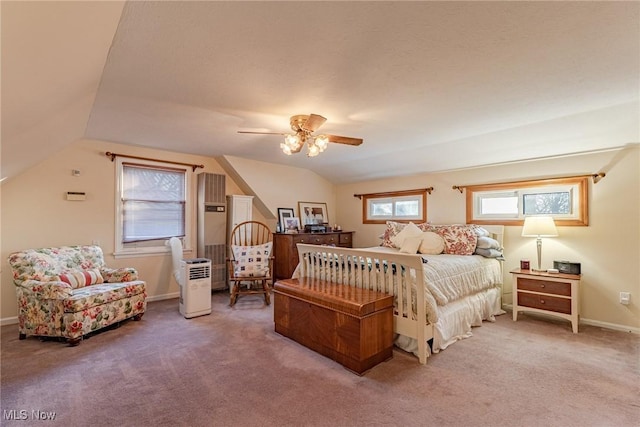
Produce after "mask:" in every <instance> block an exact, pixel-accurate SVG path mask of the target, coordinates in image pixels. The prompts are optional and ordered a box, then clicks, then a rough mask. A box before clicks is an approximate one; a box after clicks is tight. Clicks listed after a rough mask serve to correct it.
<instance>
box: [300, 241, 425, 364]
mask: <svg viewBox="0 0 640 427" xmlns="http://www.w3.org/2000/svg"><path fill="white" fill-rule="evenodd" d="M298 255H299V265H298V269H297V271H296V274H297V277H310V278H315V279H321V280H326V281H329V282H335V283H339V284H343V285H348V286H354V287H358V288H366V289H371V290H375V291H378V292H384V293H387V294H390V295H393V296H394V307H395V308H394V316H393V328H394V332H395V333H398V334H402V335H405V336H408V337H410V338H415V339H416V340H417V342H418V359H419V360H420V363H421V364H425V363H427V356H428V354H429V353H428V351H427V340H430V339H432V338H433V328H432V326H431V325H428V324H427V322H426V309H425V286H424V275H423V273H422V257H421V256H420V255H409V254H400V253H386V252H376V251H370V250H367V249H350V248H339V247H333V246H318V245H306V244H298ZM411 301H413V304H412V303H411Z"/></svg>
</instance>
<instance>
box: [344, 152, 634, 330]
mask: <svg viewBox="0 0 640 427" xmlns="http://www.w3.org/2000/svg"><path fill="white" fill-rule="evenodd" d="M600 171H604V172H606V173H607V176H606V177H605V178H604V179H602V180H601V181H600V182H598V183H597V184H593V183H592V182H591V181H590V192H589V194H590V203H589V207H590V212H589V218H590V223H589V226H588V227H559V234H560V236H559V237H557V238H550V239H545V240H544V242H543V251H542V252H543V253H542V255H543V267H547V268H549V267H552V264H553V260H571V261H576V262H580V263H581V264H582V273H583V276H582V286H581V292H582V294H581V298H580V300H581V310H582V311H581V317H582V319H583V320H585V321H587V322H592V323H594V324H601V325H603V326H613V327H615V326H622V328H623V329H625V328H626V329H632V330H635V331H637V332H640V150H639V149H638V148H637V146H636V147H635V148H629V149H626V150H622V151H612V152H606V153H599V154H590V155H582V156H572V157H565V158H560V159H553V160H540V161H533V162H523V163H517V164H510V165H501V166H493V167H485V168H477V169H468V170H461V171H454V172H447V173H437V174H424V175H418V176H412V177H403V178H392V179H384V180H378V181H370V182H362V183H357V184H349V185H341V186H338V187H337V189H336V205H337V218H338V219H337V220H338V221H339V222H341V223H342V226H343V229H345V230H354V231H356V233H355V235H354V242H355V245H356V246H360V247H366V246H376V245H379V244H380V240H379V239H378V237H377V236H378V235H379V234H380V233H382V232H383V230H384V225H364V224H362V202H361V201H360V200H359V199H357V198H355V197H354V196H353V195H354V194H359V193H372V192H381V191H393V190H410V189H415V188H425V187H430V186H433V187H434V191H433V193H432V194H431V195H429V196H428V198H427V215H428V220H429V221H431V222H433V223H435V224H451V223H464V222H465V195H464V194H460V193H459V192H458V191H455V190H453V189H452V188H451V187H452V186H453V185H470V184H484V183H493V182H508V181H514V180H523V179H533V178H550V177H556V176H569V175H582V174H591V173H596V172H600ZM521 230H522V229H521V227H505V256H506V261H505V263H504V270H505V286H504V301H505V302H506V303H510V302H511V277H510V274H509V273H508V272H509V271H510V270H512V269H514V268H517V267H518V263H519V260H520V259H521V258H529V259H531V260H535V259H536V257H537V256H536V245H535V239H531V238H524V237H521V236H520V233H521ZM623 291H624V292H631V294H632V297H631V304H630V305H628V306H624V305H621V304H620V303H619V302H618V301H619V293H620V292H623Z"/></svg>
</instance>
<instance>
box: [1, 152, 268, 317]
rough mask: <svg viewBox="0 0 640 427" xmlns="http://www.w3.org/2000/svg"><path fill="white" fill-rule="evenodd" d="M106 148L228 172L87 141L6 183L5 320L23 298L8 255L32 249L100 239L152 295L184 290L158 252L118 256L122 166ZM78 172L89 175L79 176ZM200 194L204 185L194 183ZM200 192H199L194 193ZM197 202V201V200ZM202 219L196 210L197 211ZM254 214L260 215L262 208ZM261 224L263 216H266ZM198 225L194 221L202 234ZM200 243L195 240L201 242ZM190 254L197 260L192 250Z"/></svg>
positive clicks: (207, 161) (204, 160) (108, 256)
mask: <svg viewBox="0 0 640 427" xmlns="http://www.w3.org/2000/svg"><path fill="white" fill-rule="evenodd" d="M106 151H112V152H116V153H123V154H129V155H135V156H142V157H151V158H155V159H160V160H173V161H179V162H186V163H195V164H204V166H205V168H204V169H197V170H196V171H195V173H196V174H197V173H200V172H203V171H204V172H210V173H224V171H223V170H222V168H221V167H220V165H219V164H218V163H217V162H216V161H215V160H214V159H212V158H208V157H201V156H191V155H186V154H178V153H173V152H165V151H159V150H152V149H147V148H141V147H133V146H126V145H120V144H113V143H108V142H102V141H93V140H81V141H78V142H75V143H73V144H69V146H67V147H66V148H65V149H64V150H62V151H60V152H58V153H57V154H55V155H53V156H51V157H50V158H48V159H47V160H45V161H44V162H42V163H40V164H39V165H37V166H35V167H33V168H31V169H29V170H27V171H25V172H23V173H22V174H20V175H17V176H15V177H13V178H11V179H9V180H7V181H5V182H3V183H2V195H1V197H2V219H1V221H2V224H1V225H2V276H1V284H0V292H1V293H0V295H1V296H2V303H1V310H2V311H1V313H0V319H2V320H3V321H5V322H6V321H7V319H10V318H13V317H14V316H16V314H17V311H16V297H15V291H14V289H13V281H12V278H11V270H10V268H9V266H8V263H7V261H6V260H7V257H8V256H9V254H10V253H11V252H14V251H18V250H21V249H26V248H38V247H48V246H61V245H78V244H92V242H93V241H98V242H99V243H100V246H101V247H102V249H103V251H104V253H105V261H106V263H107V265H109V266H114V267H125V266H131V267H135V268H137V269H138V271H139V273H140V277H141V278H143V279H144V280H145V281H147V292H148V294H149V296H150V297H152V298H154V297H156V298H161V297H162V296H166V295H176V294H177V292H178V285H177V283H176V282H175V280H173V278H172V276H171V258H170V256H168V255H155V256H145V257H134V258H118V259H115V258H114V257H113V251H114V247H115V242H114V233H115V176H114V174H115V163H112V162H111V161H110V160H109V158H108V157H106V156H105V154H104V153H105V152H106ZM72 169H78V170H80V171H81V175H80V176H79V177H74V176H72V174H71V171H72ZM192 185H193V186H194V187H193V189H194V190H195V186H196V185H197V180H196V179H194V180H192ZM226 187H227V188H226V191H227V194H244V193H243V192H242V191H241V190H240V189H239V188H238V186H237V185H236V184H235V182H233V180H231V179H227V181H226ZM67 191H83V192H85V193H86V195H87V196H86V201H74V202H71V201H67V200H65V194H66V192H67ZM194 194H196V193H195V191H194ZM193 202H194V203H195V200H194V201H193ZM193 213H194V215H195V209H194V210H193ZM254 215H259V213H257V212H256V211H255V209H254ZM259 219H261V217H259ZM195 227H196V221H195V217H194V218H192V232H193V233H194V234H193V236H195ZM193 244H194V245H195V242H193ZM186 256H195V254H194V253H187V254H186Z"/></svg>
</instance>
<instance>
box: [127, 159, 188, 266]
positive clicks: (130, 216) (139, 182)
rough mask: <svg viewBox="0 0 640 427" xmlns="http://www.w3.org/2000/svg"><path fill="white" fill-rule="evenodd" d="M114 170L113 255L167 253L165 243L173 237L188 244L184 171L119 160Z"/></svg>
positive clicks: (145, 162) (156, 163)
mask: <svg viewBox="0 0 640 427" xmlns="http://www.w3.org/2000/svg"><path fill="white" fill-rule="evenodd" d="M117 168H118V174H117V176H118V191H117V195H116V197H117V200H116V210H117V212H116V218H117V220H116V221H117V224H116V254H117V255H124V254H148V253H158V252H167V251H168V248H167V246H166V244H165V243H166V240H167V239H169V238H170V237H173V236H177V237H184V238H185V244H187V242H188V241H189V239H188V236H187V234H188V233H187V231H188V230H189V229H190V228H189V220H188V219H189V217H190V215H189V211H188V209H187V200H189V197H188V195H189V194H188V193H189V188H190V185H189V181H190V179H189V174H188V173H187V170H186V169H180V168H175V167H170V166H168V165H166V164H164V163H162V162H148V161H139V162H136V163H129V162H125V161H121V160H120V159H119V160H118V163H117ZM185 246H186V245H185Z"/></svg>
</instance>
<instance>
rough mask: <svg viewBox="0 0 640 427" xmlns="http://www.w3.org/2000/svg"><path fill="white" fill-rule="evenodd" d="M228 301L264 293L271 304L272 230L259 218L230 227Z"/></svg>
mask: <svg viewBox="0 0 640 427" xmlns="http://www.w3.org/2000/svg"><path fill="white" fill-rule="evenodd" d="M229 249H230V250H229V252H230V253H229V258H227V260H228V267H229V268H228V269H227V270H228V272H229V291H230V294H231V298H230V301H229V305H230V306H232V307H233V305H234V304H235V303H236V301H237V299H238V296H240V295H250V294H263V295H264V302H265V303H266V304H267V305H269V304H271V296H270V292H271V287H270V285H271V282H272V277H273V256H272V252H273V234H272V233H271V230H270V229H269V227H267V226H266V225H265V224H263V223H261V222H259V221H245V222H241V223H240V224H238V225H236V226H235V227H234V228H233V230H232V231H231V236H230V243H229Z"/></svg>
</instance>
